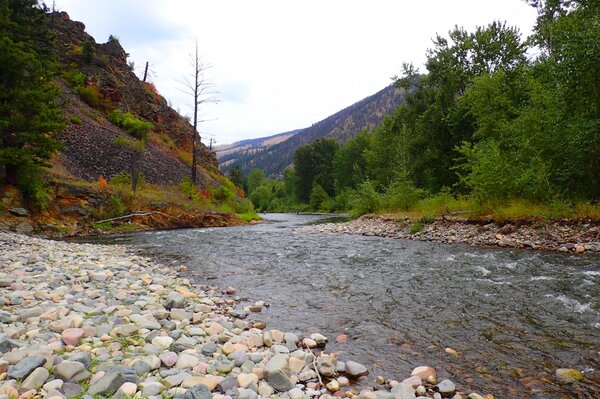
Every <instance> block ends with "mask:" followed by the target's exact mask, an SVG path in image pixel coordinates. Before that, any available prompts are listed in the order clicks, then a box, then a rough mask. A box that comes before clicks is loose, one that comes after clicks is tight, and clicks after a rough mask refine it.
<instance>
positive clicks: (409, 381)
mask: <svg viewBox="0 0 600 399" xmlns="http://www.w3.org/2000/svg"><path fill="white" fill-rule="evenodd" d="M402 383H403V384H408V385H412V387H413V388H416V387H418V386H419V385H421V377H419V376H418V375H413V376H412V377H409V378H407V379H405V380H404V381H402Z"/></svg>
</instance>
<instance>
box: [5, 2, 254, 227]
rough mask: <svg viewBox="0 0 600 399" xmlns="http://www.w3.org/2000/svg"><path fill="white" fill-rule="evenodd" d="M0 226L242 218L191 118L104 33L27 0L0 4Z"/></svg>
mask: <svg viewBox="0 0 600 399" xmlns="http://www.w3.org/2000/svg"><path fill="white" fill-rule="evenodd" d="M2 18H4V19H3V21H8V22H9V24H8V28H7V29H5V30H3V31H1V32H0V41H2V43H4V44H3V45H4V47H3V48H1V49H0V53H2V54H3V61H2V63H0V69H1V72H2V73H1V74H0V75H2V79H0V104H2V107H0V125H1V126H2V129H3V131H2V134H1V135H0V230H10V231H17V232H21V233H27V234H29V233H40V234H45V235H58V236H62V235H76V234H94V233H102V232H117V231H137V230H147V229H157V228H161V229H166V228H179V227H202V226H224V225H232V224H240V223H243V221H242V219H240V217H239V216H238V215H236V214H244V217H245V220H251V219H252V218H253V217H254V215H253V213H252V205H251V203H249V201H248V200H245V199H244V198H243V193H242V194H240V193H239V191H238V190H237V189H236V187H235V186H234V185H233V183H231V182H230V181H229V180H228V179H227V178H226V177H225V176H224V175H223V174H222V173H221V172H220V171H219V169H218V162H217V159H216V156H215V154H214V152H212V151H210V150H209V149H208V148H207V147H206V146H204V145H203V144H201V143H197V146H196V158H197V169H196V171H197V181H196V183H197V184H196V185H194V184H193V183H191V180H190V179H189V176H190V175H191V161H192V139H193V137H194V133H193V127H192V126H191V125H190V123H189V122H188V120H187V119H186V118H184V117H182V116H181V115H179V114H178V113H177V112H176V111H175V110H173V109H172V108H171V107H170V106H169V105H168V103H167V101H166V100H165V99H164V98H163V97H162V96H161V95H160V94H159V93H158V92H157V90H156V88H155V87H154V85H152V84H151V83H148V82H143V81H141V80H140V79H139V78H138V77H137V76H136V75H135V74H134V73H133V65H132V64H129V63H128V60H127V58H128V54H127V52H126V51H125V49H123V47H122V46H121V44H120V43H119V40H118V38H116V37H114V36H111V37H110V38H109V39H108V41H107V42H106V43H96V41H95V40H94V38H93V37H92V36H90V35H89V34H87V33H86V32H85V25H84V24H83V23H82V22H77V21H73V20H71V19H70V17H69V15H68V14H67V13H66V12H56V13H50V12H49V10H47V9H46V8H45V7H42V6H40V7H38V6H37V5H35V4H33V3H32V4H28V3H23V4H21V3H15V4H11V5H10V7H8V8H7V7H5V8H2V7H0V19H2ZM0 47H1V46H0Z"/></svg>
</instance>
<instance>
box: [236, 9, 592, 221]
mask: <svg viewBox="0 0 600 399" xmlns="http://www.w3.org/2000/svg"><path fill="white" fill-rule="evenodd" d="M529 3H530V4H531V5H532V6H534V7H536V8H537V10H538V19H537V24H536V26H535V30H534V34H533V36H532V37H529V38H527V39H524V38H523V37H522V35H521V34H520V32H519V31H518V30H517V29H516V28H512V27H510V26H508V25H506V24H505V23H501V22H493V23H491V24H489V25H487V26H485V27H479V28H477V29H476V30H475V31H474V32H467V31H465V30H464V29H462V28H460V27H456V28H454V29H453V30H452V31H450V32H449V34H448V35H447V36H441V35H438V36H437V37H436V38H435V39H434V40H433V43H434V46H433V48H431V49H429V50H428V51H427V61H426V64H425V66H426V68H427V72H426V73H423V74H422V73H419V71H418V70H417V69H415V68H414V67H413V66H412V65H410V64H405V65H404V66H403V75H402V76H400V77H397V78H395V81H394V84H395V85H397V86H398V87H402V88H404V89H405V90H406V102H405V103H404V104H402V105H401V106H400V107H399V108H398V109H397V110H396V112H395V113H394V114H393V115H392V116H389V117H386V118H385V119H384V120H383V122H382V123H381V124H380V125H379V126H377V127H375V128H373V129H371V130H370V131H365V132H363V133H361V134H359V135H358V136H356V137H355V138H353V139H351V140H349V141H347V142H346V143H345V144H343V145H341V146H340V145H339V144H338V143H337V142H336V141H334V140H332V139H327V138H324V139H319V140H317V141H315V142H313V143H312V144H310V145H306V146H304V147H301V148H300V149H298V150H297V151H296V153H295V156H294V167H293V169H290V170H287V171H286V173H285V175H284V176H283V179H282V181H272V180H268V179H265V178H264V175H261V173H260V171H257V170H255V171H252V172H251V173H250V174H249V176H248V183H247V189H248V192H249V198H250V199H251V200H252V202H253V203H254V206H255V207H256V208H257V209H260V210H269V211H281V210H294V209H296V210H313V211H317V210H319V211H330V212H335V211H350V212H352V213H353V214H354V215H360V214H364V213H372V212H402V213H408V214H412V215H415V216H419V217H435V216H439V215H445V214H464V215H468V216H474V217H480V216H486V217H489V216H491V217H493V218H495V219H497V220H504V219H522V218H530V217H541V218H550V219H554V218H563V217H573V218H579V217H591V218H594V219H598V218H599V216H600V207H599V206H598V205H597V203H598V200H599V199H600V64H599V63H598V60H599V59H600V25H599V24H600V18H599V15H600V8H599V7H600V6H599V5H598V3H597V2H594V1H587V0H580V1H553V2H540V1H533V0H531V1H529Z"/></svg>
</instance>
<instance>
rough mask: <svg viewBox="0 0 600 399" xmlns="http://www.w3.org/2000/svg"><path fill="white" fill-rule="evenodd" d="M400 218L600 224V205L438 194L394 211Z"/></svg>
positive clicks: (423, 222) (430, 221)
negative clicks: (487, 200)
mask: <svg viewBox="0 0 600 399" xmlns="http://www.w3.org/2000/svg"><path fill="white" fill-rule="evenodd" d="M391 212H392V213H394V214H395V215H398V216H400V217H408V218H411V219H413V220H418V221H420V222H421V223H422V224H429V223H432V222H433V221H434V220H435V219H436V218H439V217H442V216H446V217H454V218H464V219H490V220H493V221H495V222H497V223H508V222H524V221H529V220H545V221H554V220H560V219H579V220H581V219H590V220H594V221H599V220H600V204H592V203H589V202H579V203H569V202H563V201H553V202H551V203H536V202H531V201H525V200H510V201H506V202H502V203H481V202H479V201H477V200H476V199H475V198H472V197H459V198H455V197H453V196H452V195H446V194H438V195H436V196H433V197H428V198H425V199H422V200H421V201H419V202H418V203H417V204H415V205H414V206H413V207H412V208H411V209H409V210H405V211H398V210H395V211H394V210H391Z"/></svg>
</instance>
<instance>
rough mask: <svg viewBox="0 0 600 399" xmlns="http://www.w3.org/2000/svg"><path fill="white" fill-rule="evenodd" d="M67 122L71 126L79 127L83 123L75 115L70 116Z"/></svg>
mask: <svg viewBox="0 0 600 399" xmlns="http://www.w3.org/2000/svg"><path fill="white" fill-rule="evenodd" d="M69 121H70V122H71V123H72V124H74V125H81V124H83V121H82V120H81V118H80V117H78V116H77V115H71V117H70V118H69Z"/></svg>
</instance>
